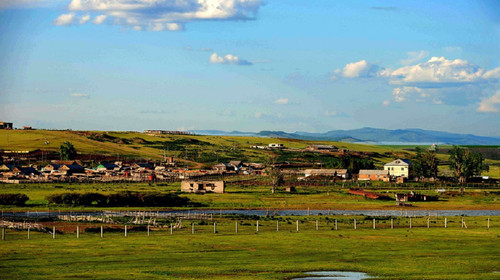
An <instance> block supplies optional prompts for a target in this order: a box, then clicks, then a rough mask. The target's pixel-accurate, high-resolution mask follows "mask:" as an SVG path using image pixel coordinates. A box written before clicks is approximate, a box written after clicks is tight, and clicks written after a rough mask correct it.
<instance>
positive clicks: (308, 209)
mask: <svg viewBox="0 0 500 280" xmlns="http://www.w3.org/2000/svg"><path fill="white" fill-rule="evenodd" d="M307 216H311V208H309V207H307Z"/></svg>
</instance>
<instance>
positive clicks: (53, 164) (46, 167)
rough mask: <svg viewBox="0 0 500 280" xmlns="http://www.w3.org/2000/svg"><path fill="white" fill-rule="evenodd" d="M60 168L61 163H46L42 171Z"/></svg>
mask: <svg viewBox="0 0 500 280" xmlns="http://www.w3.org/2000/svg"><path fill="white" fill-rule="evenodd" d="M59 168H61V165H60V164H55V163H51V164H47V165H45V166H44V167H43V168H42V172H53V171H55V170H59Z"/></svg>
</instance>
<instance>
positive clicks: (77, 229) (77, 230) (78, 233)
mask: <svg viewBox="0 0 500 280" xmlns="http://www.w3.org/2000/svg"><path fill="white" fill-rule="evenodd" d="M28 230H29V229H28ZM76 238H77V239H78V238H80V226H76Z"/></svg>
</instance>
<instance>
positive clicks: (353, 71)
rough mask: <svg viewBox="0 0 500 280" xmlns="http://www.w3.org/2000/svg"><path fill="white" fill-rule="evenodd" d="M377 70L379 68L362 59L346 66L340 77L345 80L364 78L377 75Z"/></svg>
mask: <svg viewBox="0 0 500 280" xmlns="http://www.w3.org/2000/svg"><path fill="white" fill-rule="evenodd" d="M378 70H379V67H378V66H377V65H374V64H371V63H368V62H367V61H366V60H364V59H363V60H360V61H358V62H352V63H348V64H346V66H345V67H344V69H343V70H342V76H343V77H346V78H366V77H372V76H375V75H377V72H378ZM334 72H335V71H334ZM338 72H339V71H337V73H338Z"/></svg>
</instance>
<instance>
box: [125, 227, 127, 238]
mask: <svg viewBox="0 0 500 280" xmlns="http://www.w3.org/2000/svg"><path fill="white" fill-rule="evenodd" d="M125 237H127V225H125Z"/></svg>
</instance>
